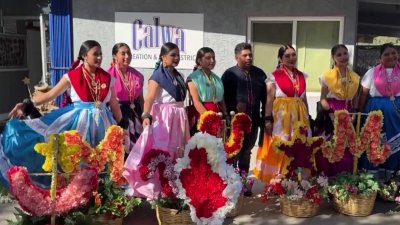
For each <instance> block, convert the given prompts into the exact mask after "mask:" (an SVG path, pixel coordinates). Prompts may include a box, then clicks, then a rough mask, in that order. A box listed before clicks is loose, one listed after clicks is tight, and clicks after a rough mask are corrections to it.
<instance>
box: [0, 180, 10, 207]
mask: <svg viewBox="0 0 400 225" xmlns="http://www.w3.org/2000/svg"><path fill="white" fill-rule="evenodd" d="M10 202H13V199H12V196H11V195H10V193H8V191H7V189H6V188H5V187H4V186H2V185H0V204H1V203H10Z"/></svg>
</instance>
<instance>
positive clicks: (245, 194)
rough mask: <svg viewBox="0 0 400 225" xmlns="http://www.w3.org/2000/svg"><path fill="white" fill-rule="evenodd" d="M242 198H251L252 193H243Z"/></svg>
mask: <svg viewBox="0 0 400 225" xmlns="http://www.w3.org/2000/svg"><path fill="white" fill-rule="evenodd" d="M243 196H245V197H251V196H253V192H251V191H245V192H244V193H243Z"/></svg>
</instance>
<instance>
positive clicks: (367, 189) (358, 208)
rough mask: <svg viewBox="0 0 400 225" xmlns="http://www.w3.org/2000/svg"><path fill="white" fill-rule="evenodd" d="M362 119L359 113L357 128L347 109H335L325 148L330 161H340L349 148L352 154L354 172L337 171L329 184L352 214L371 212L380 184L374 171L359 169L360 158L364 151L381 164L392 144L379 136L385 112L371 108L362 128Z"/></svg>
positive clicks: (340, 206) (340, 204)
mask: <svg viewBox="0 0 400 225" xmlns="http://www.w3.org/2000/svg"><path fill="white" fill-rule="evenodd" d="M360 121H361V114H358V117H357V129H354V126H353V124H352V122H351V117H350V114H349V113H348V112H347V111H346V110H338V111H335V119H334V132H333V138H332V140H331V141H327V142H325V145H324V146H323V149H322V153H323V155H324V157H325V158H327V159H328V161H329V162H331V163H334V162H338V161H340V160H341V159H342V158H343V155H344V153H345V150H346V149H348V150H349V151H350V153H351V154H352V155H353V160H354V162H353V172H352V173H349V172H345V173H341V174H338V175H337V176H336V177H335V178H334V179H333V180H332V182H331V184H330V187H329V191H330V192H331V193H332V194H333V197H334V198H333V202H334V206H335V208H336V209H337V210H338V211H339V212H340V213H343V214H346V215H351V216H367V215H370V214H371V212H372V210H373V207H374V203H375V198H376V194H377V191H379V184H378V182H377V181H376V180H375V179H374V176H373V175H372V174H371V173H368V172H358V169H357V164H358V163H357V161H358V158H360V156H361V155H362V154H363V153H364V152H365V153H366V156H367V158H368V160H369V161H370V162H371V163H372V164H373V165H374V166H378V165H379V164H382V163H384V162H385V161H386V159H387V158H388V157H389V156H390V146H389V145H388V144H387V143H384V141H382V140H381V138H380V137H381V135H380V132H381V128H382V121H383V115H382V112H381V111H372V112H370V113H369V114H368V117H367V119H366V122H365V124H364V126H363V128H362V129H361V131H360V126H361V122H360Z"/></svg>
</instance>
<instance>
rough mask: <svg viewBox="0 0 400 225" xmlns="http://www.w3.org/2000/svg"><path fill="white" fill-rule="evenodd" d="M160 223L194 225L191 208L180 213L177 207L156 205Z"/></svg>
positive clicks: (163, 224)
mask: <svg viewBox="0 0 400 225" xmlns="http://www.w3.org/2000/svg"><path fill="white" fill-rule="evenodd" d="M156 215H157V221H158V225H194V223H193V222H192V219H191V218H190V211H189V210H182V211H180V212H179V213H178V210H177V209H170V208H164V207H162V206H158V205H157V206H156Z"/></svg>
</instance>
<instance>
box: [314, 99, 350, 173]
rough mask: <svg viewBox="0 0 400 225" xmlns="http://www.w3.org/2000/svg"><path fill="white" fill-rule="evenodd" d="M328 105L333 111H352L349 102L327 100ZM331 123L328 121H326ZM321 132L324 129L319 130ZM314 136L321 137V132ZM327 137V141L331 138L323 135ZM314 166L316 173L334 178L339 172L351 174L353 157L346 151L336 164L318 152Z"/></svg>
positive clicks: (329, 135) (328, 135) (330, 135)
mask: <svg viewBox="0 0 400 225" xmlns="http://www.w3.org/2000/svg"><path fill="white" fill-rule="evenodd" d="M327 100H328V103H329V107H330V108H331V109H332V110H333V111H336V110H342V109H347V110H348V111H351V110H352V107H351V103H350V101H348V102H347V105H346V101H344V100H337V99H333V98H330V99H327ZM328 121H329V122H330V123H332V122H331V121H330V120H328ZM321 130H322V131H323V130H324V129H321ZM316 135H317V136H318V135H322V132H320V133H318V132H317V133H316ZM325 136H327V137H328V140H329V139H331V138H332V134H325ZM315 165H316V167H317V172H318V173H322V172H323V173H324V174H325V175H326V176H328V177H332V176H335V175H336V174H338V173H341V172H352V171H353V155H352V154H351V153H350V151H349V150H348V149H346V151H345V153H344V156H343V158H342V160H341V161H339V162H336V163H330V162H329V161H328V159H327V158H325V157H324V156H323V155H322V151H318V152H317V153H316V154H315Z"/></svg>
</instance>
